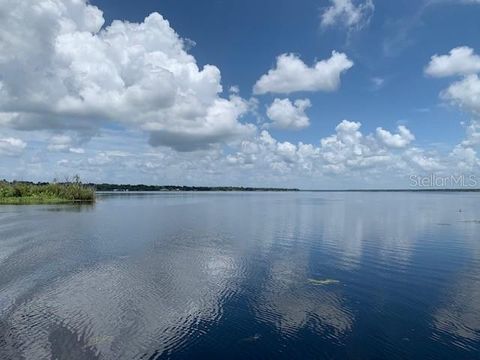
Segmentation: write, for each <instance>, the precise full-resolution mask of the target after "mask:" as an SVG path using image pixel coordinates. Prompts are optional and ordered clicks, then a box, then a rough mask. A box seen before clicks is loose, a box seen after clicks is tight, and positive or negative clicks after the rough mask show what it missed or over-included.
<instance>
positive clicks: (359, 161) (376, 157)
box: [320, 120, 391, 173]
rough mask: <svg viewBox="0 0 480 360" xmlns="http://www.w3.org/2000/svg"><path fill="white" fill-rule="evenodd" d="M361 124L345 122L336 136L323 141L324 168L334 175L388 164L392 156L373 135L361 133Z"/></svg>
mask: <svg viewBox="0 0 480 360" xmlns="http://www.w3.org/2000/svg"><path fill="white" fill-rule="evenodd" d="M360 127H361V123H359V122H353V121H348V120H343V121H342V122H341V123H340V124H338V125H337V127H336V128H335V131H336V132H335V134H334V135H331V136H328V137H326V138H323V139H321V141H320V144H321V146H320V153H321V156H322V158H323V160H324V162H325V164H324V168H325V169H326V170H327V171H330V172H333V173H344V172H346V171H347V170H349V169H350V170H351V169H360V168H370V167H374V166H375V165H380V164H388V163H389V162H390V161H391V155H390V154H389V153H388V152H387V151H386V150H384V149H382V147H381V146H379V144H378V143H377V142H376V141H375V139H374V137H373V136H372V135H367V136H364V135H363V134H362V133H361V132H360Z"/></svg>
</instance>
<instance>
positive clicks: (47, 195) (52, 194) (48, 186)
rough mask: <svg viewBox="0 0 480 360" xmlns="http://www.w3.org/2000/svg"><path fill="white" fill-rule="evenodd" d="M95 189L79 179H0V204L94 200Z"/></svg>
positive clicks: (60, 202)
mask: <svg viewBox="0 0 480 360" xmlns="http://www.w3.org/2000/svg"><path fill="white" fill-rule="evenodd" d="M94 201H95V190H94V189H93V188H91V187H89V186H86V185H83V184H82V183H81V182H80V181H78V180H76V181H74V182H65V183H39V184H34V183H26V182H7V181H0V204H1V205H16V204H19V205H20V204H62V203H73V202H94Z"/></svg>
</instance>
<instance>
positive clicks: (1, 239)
mask: <svg viewBox="0 0 480 360" xmlns="http://www.w3.org/2000/svg"><path fill="white" fill-rule="evenodd" d="M479 235H480V194H474V193H307V192H305V193H303V192H302V193H159V194H133V195H131V194H130V195H125V194H122V195H119V196H112V195H110V196H101V197H100V199H99V201H98V202H97V204H95V205H93V206H69V205H49V206H2V207H0V359H12V360H14V359H422V360H424V359H456V360H461V359H479V358H480V356H479V353H480V236H479Z"/></svg>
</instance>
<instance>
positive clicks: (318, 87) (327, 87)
mask: <svg viewBox="0 0 480 360" xmlns="http://www.w3.org/2000/svg"><path fill="white" fill-rule="evenodd" d="M352 66H353V62H352V61H351V60H350V59H348V57H347V55H345V54H343V53H338V52H336V51H333V52H332V56H331V57H330V58H329V59H326V60H321V61H318V62H317V63H315V64H314V65H313V66H312V67H309V66H307V65H306V64H305V63H304V62H303V61H302V60H301V59H300V58H299V57H298V56H296V55H295V54H282V55H280V56H279V57H278V58H277V64H276V67H275V68H274V69H270V70H269V71H268V73H267V74H264V75H262V77H261V78H260V79H259V80H258V81H257V83H256V84H255V86H254V88H253V91H254V93H255V94H265V93H268V92H271V93H283V94H288V93H292V92H295V91H334V90H336V89H338V87H339V86H340V75H341V74H342V73H343V72H345V71H346V70H348V69H350V68H351V67H352Z"/></svg>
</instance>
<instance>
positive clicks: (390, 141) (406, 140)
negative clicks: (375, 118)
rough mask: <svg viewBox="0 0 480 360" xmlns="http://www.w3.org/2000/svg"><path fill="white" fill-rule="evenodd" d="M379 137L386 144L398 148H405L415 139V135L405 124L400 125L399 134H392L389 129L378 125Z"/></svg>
mask: <svg viewBox="0 0 480 360" xmlns="http://www.w3.org/2000/svg"><path fill="white" fill-rule="evenodd" d="M377 137H378V139H380V141H381V142H382V144H384V145H385V146H388V147H391V148H397V149H401V148H404V147H406V146H408V145H409V144H410V143H411V142H412V141H413V140H415V136H414V135H413V134H412V133H411V132H410V130H408V129H407V128H406V127H405V126H403V125H400V126H399V127H398V134H392V133H391V132H389V131H388V130H384V129H383V128H381V127H378V128H377Z"/></svg>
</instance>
